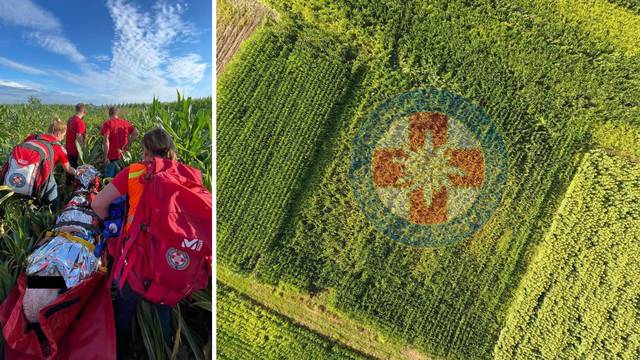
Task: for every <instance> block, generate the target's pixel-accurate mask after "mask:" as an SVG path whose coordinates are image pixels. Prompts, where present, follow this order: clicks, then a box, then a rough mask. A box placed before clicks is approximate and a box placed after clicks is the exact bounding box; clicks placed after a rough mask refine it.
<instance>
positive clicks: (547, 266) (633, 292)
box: [495, 150, 640, 359]
mask: <svg viewBox="0 0 640 360" xmlns="http://www.w3.org/2000/svg"><path fill="white" fill-rule="evenodd" d="M639 203H640V164H639V163H637V162H636V161H633V160H630V159H628V158H626V157H620V156H618V155H612V154H610V153H607V152H604V151H602V150H594V151H591V152H589V153H587V154H586V155H585V156H584V158H583V161H582V163H581V166H580V168H579V170H578V172H577V173H576V176H575V178H574V180H573V181H572V183H571V185H570V186H569V189H568V192H567V196H566V197H565V198H564V200H563V202H562V205H561V206H560V209H559V211H558V212H557V214H556V216H555V217H554V221H553V224H552V226H551V228H550V230H549V232H548V234H547V236H546V237H545V239H544V241H543V242H542V243H541V244H540V245H539V246H538V248H537V251H536V255H535V256H534V259H533V261H532V263H531V264H530V266H529V271H528V272H527V274H526V275H525V277H524V278H523V280H522V282H521V284H520V286H519V288H518V290H517V292H516V295H515V297H514V301H513V303H512V304H511V307H510V311H509V312H508V315H507V317H506V322H505V326H504V328H503V330H502V331H501V334H500V337H499V340H498V343H497V345H496V348H495V358H497V359H551V358H554V359H584V358H590V359H640V331H639V329H640V284H639V283H638V281H637V280H638V279H640V267H638V263H639V262H640V207H639V206H638V204H639Z"/></svg>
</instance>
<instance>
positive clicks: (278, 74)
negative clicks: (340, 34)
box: [216, 28, 349, 269]
mask: <svg viewBox="0 0 640 360" xmlns="http://www.w3.org/2000/svg"><path fill="white" fill-rule="evenodd" d="M318 38H320V39H321V41H318V40H316V39H318ZM322 49H331V50H332V51H331V52H330V53H328V54H327V53H324V51H322ZM346 55H347V54H346V53H345V51H344V49H343V48H341V47H339V45H338V44H336V43H335V42H332V41H329V40H324V39H322V33H319V32H305V31H302V32H298V31H295V30H294V29H290V28H284V29H279V30H275V31H266V32H263V33H262V34H261V35H260V37H259V39H256V40H254V41H253V42H252V46H250V47H249V48H247V49H246V51H245V52H244V53H243V54H241V55H240V60H239V61H237V62H236V63H235V64H232V65H230V66H229V69H228V72H226V73H225V76H224V78H223V79H222V80H221V81H222V82H223V83H224V84H225V86H224V87H220V89H219V91H218V98H217V99H218V108H217V114H218V118H219V119H220V121H219V123H218V129H217V134H216V136H217V140H218V141H217V149H218V154H219V155H218V168H217V170H216V171H217V193H218V203H217V209H218V214H219V215H218V229H219V230H218V231H219V232H220V233H221V234H224V235H222V236H221V237H220V238H219V243H218V254H219V256H220V258H221V259H222V260H224V261H227V262H230V263H233V264H237V265H238V266H240V267H242V268H244V269H252V268H253V266H255V263H256V261H257V259H258V257H259V256H260V254H261V253H264V251H265V250H266V246H267V245H268V244H270V243H273V241H274V239H275V237H276V234H277V232H278V230H279V228H280V226H281V224H282V223H283V221H284V220H285V215H286V212H287V205H288V204H289V203H290V202H291V201H292V200H293V199H294V198H293V196H294V194H295V193H296V192H297V190H298V189H299V188H300V185H301V180H302V178H304V176H303V175H304V171H305V169H306V168H307V167H308V165H309V163H310V161H311V160H312V158H313V156H314V153H315V150H316V144H317V142H318V141H319V140H320V139H321V135H322V133H323V131H324V130H325V128H326V122H327V119H328V118H329V117H330V116H331V115H332V114H333V113H332V110H333V109H334V107H335V106H336V105H337V104H338V102H339V101H340V98H341V95H342V93H343V88H345V87H346V86H347V80H348V74H349V66H348V65H349V63H348V61H347V60H346Z"/></svg>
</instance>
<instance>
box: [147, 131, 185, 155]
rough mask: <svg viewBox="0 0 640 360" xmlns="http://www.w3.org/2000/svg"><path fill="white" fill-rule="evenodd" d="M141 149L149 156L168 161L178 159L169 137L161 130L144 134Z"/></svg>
mask: <svg viewBox="0 0 640 360" xmlns="http://www.w3.org/2000/svg"><path fill="white" fill-rule="evenodd" d="M142 147H143V148H144V150H146V151H147V152H148V153H149V155H151V156H159V157H163V158H165V159H169V160H177V159H178V155H177V154H176V147H175V145H174V144H173V140H172V139H171V135H169V133H167V132H166V131H165V130H164V129H162V128H155V129H153V130H151V131H149V132H147V133H146V134H144V136H143V137H142Z"/></svg>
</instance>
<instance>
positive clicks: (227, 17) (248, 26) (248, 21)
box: [216, 0, 277, 74]
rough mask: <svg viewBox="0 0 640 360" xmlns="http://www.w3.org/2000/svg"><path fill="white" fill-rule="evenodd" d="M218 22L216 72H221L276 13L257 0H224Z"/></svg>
mask: <svg viewBox="0 0 640 360" xmlns="http://www.w3.org/2000/svg"><path fill="white" fill-rule="evenodd" d="M218 3H219V6H220V4H222V6H221V7H222V9H223V10H222V11H221V12H219V13H218V14H217V24H216V74H221V73H222V71H223V70H224V68H225V66H226V65H227V64H228V63H229V61H231V59H232V58H233V55H235V53H236V52H238V50H239V49H240V46H241V45H242V43H243V42H244V41H245V40H246V39H248V38H249V37H250V36H251V35H252V34H253V33H254V32H255V31H256V29H258V28H259V27H260V26H262V25H264V24H265V23H267V22H268V21H270V20H273V19H275V18H276V15H277V14H276V13H274V12H273V11H271V10H270V9H268V8H267V7H266V6H265V5H263V4H262V3H259V2H257V1H255V0H222V1H220V0H219V1H218Z"/></svg>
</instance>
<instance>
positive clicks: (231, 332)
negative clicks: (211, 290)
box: [216, 285, 366, 360]
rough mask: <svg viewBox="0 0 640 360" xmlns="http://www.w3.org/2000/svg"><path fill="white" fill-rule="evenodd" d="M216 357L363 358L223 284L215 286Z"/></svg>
mask: <svg viewBox="0 0 640 360" xmlns="http://www.w3.org/2000/svg"><path fill="white" fill-rule="evenodd" d="M216 307H217V326H218V327H217V345H218V346H217V349H218V350H217V354H216V355H217V358H219V359H230V360H241V359H364V358H366V357H364V356H363V355H360V354H358V353H356V352H354V351H352V350H350V349H347V348H344V347H342V346H340V345H339V344H336V343H334V342H332V341H331V340H330V339H327V338H325V337H323V336H322V335H319V334H317V333H315V332H313V331H312V330H309V329H307V328H304V327H301V326H299V325H296V324H295V323H292V322H291V321H289V320H288V319H286V318H284V317H282V316H281V315H278V314H276V313H273V312H271V311H269V310H267V309H265V308H263V307H261V306H259V305H256V304H255V303H253V302H252V301H250V300H248V299H246V298H244V297H242V296H241V295H240V294H238V293H237V292H235V291H233V290H231V289H230V288H227V287H225V286H223V285H218V287H217V298H216Z"/></svg>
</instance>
